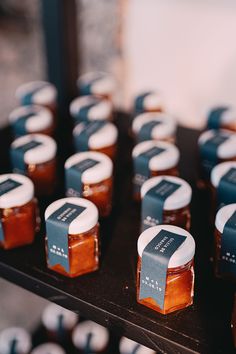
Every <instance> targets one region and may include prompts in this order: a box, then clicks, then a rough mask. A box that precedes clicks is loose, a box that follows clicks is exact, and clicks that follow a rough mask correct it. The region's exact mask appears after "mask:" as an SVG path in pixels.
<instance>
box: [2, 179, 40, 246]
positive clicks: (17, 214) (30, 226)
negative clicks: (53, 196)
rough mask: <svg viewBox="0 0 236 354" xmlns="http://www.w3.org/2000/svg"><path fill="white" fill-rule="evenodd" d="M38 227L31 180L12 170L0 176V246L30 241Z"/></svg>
mask: <svg viewBox="0 0 236 354" xmlns="http://www.w3.org/2000/svg"><path fill="white" fill-rule="evenodd" d="M38 226H39V220H38V210H37V201H36V199H35V198H34V185H33V183H32V182H31V180H30V179H29V178H27V177H25V176H22V175H18V174H13V173H10V174H5V175H0V247H1V248H4V249H11V248H15V247H20V246H24V245H28V244H30V243H32V242H33V241H34V236H35V232H36V230H37V227H38Z"/></svg>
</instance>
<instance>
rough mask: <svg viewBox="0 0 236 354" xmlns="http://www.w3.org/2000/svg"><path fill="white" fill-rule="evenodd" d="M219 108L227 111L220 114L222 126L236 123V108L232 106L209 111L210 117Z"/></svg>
mask: <svg viewBox="0 0 236 354" xmlns="http://www.w3.org/2000/svg"><path fill="white" fill-rule="evenodd" d="M218 108H223V109H225V110H224V111H223V112H222V113H221V114H220V124H222V125H224V124H231V123H235V122H236V107H232V106H226V105H225V106H216V107H213V108H212V109H210V110H209V111H208V117H209V116H210V115H211V113H212V112H213V111H215V110H216V109H218Z"/></svg>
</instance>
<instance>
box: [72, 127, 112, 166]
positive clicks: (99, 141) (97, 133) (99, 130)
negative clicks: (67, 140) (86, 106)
mask: <svg viewBox="0 0 236 354" xmlns="http://www.w3.org/2000/svg"><path fill="white" fill-rule="evenodd" d="M117 138H118V131H117V128H116V126H115V125H114V124H112V123H110V122H104V121H103V122H102V121H93V122H83V123H79V124H77V125H76V126H75V128H74V130H73V139H74V146H75V150H76V151H77V152H81V151H98V152H101V153H103V154H105V155H107V156H108V157H110V158H111V159H112V160H113V161H114V159H115V157H116V151H117Z"/></svg>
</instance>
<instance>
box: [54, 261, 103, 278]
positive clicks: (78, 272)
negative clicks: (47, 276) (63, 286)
mask: <svg viewBox="0 0 236 354" xmlns="http://www.w3.org/2000/svg"><path fill="white" fill-rule="evenodd" d="M47 267H48V269H50V270H52V271H54V272H57V273H59V274H61V275H64V276H66V277H69V278H76V277H79V276H80V275H84V274H88V273H92V272H95V271H96V270H98V268H99V264H96V265H95V266H94V267H91V268H88V269H86V270H84V269H83V270H78V271H77V272H76V273H67V272H66V271H65V270H64V269H63V268H62V267H61V266H59V265H55V266H53V267H51V266H49V265H48V266H47Z"/></svg>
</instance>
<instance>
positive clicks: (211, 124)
mask: <svg viewBox="0 0 236 354" xmlns="http://www.w3.org/2000/svg"><path fill="white" fill-rule="evenodd" d="M227 110H228V107H218V108H216V109H213V110H212V111H211V112H210V114H209V117H208V120H207V128H208V129H220V126H221V117H222V114H223V113H224V112H226V111H227Z"/></svg>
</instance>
